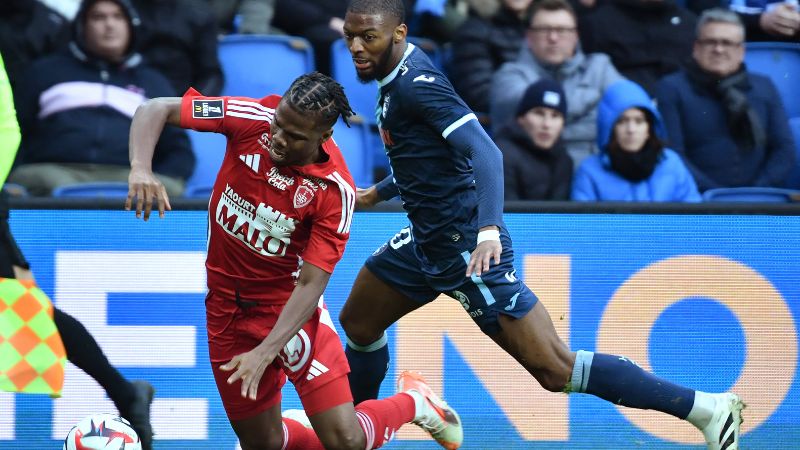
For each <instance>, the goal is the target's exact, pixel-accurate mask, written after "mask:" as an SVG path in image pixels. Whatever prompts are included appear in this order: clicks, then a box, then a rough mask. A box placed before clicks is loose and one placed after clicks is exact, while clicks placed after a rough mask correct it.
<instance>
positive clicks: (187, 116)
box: [181, 88, 280, 140]
mask: <svg viewBox="0 0 800 450" xmlns="http://www.w3.org/2000/svg"><path fill="white" fill-rule="evenodd" d="M273 97H274V98H273ZM279 100H280V97H279V96H270V97H266V98H264V99H260V100H257V99H252V98H246V97H205V96H203V95H202V94H200V93H199V92H197V91H196V90H194V89H192V88H190V89H189V90H187V91H186V93H185V94H183V97H182V100H181V127H183V128H191V129H193V130H197V131H210V132H214V133H220V134H224V135H225V136H227V137H228V138H229V139H233V140H236V139H237V138H239V137H241V136H242V135H245V134H248V133H251V132H252V133H260V132H263V131H264V130H265V129H267V130H268V129H269V125H270V124H271V123H272V117H273V115H274V112H275V110H274V106H273V107H269V106H267V105H271V104H273V103H274V104H275V105H277V102H278V101H279ZM265 127H266V128H265Z"/></svg>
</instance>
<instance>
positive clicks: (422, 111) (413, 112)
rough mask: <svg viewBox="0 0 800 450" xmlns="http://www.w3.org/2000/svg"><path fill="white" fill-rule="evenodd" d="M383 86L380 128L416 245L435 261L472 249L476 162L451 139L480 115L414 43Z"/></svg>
mask: <svg viewBox="0 0 800 450" xmlns="http://www.w3.org/2000/svg"><path fill="white" fill-rule="evenodd" d="M379 85H380V95H379V99H378V101H379V103H378V108H377V110H376V115H377V120H378V125H379V126H380V132H381V138H382V140H383V144H384V148H385V150H386V154H387V156H388V157H389V160H390V162H391V167H392V174H393V177H394V182H395V184H396V185H397V189H398V191H399V193H400V197H401V199H402V200H403V207H404V209H405V210H406V212H407V213H408V218H409V220H410V221H411V226H412V233H413V238H414V241H415V243H416V244H418V245H419V246H420V248H421V250H422V251H423V253H424V256H425V257H427V258H428V259H434V260H435V259H438V258H439V257H443V256H453V255H458V254H460V253H462V252H464V251H471V250H472V249H473V248H474V247H475V243H476V237H477V231H478V230H477V212H478V208H477V203H478V202H477V195H476V190H475V182H474V177H473V173H472V165H471V163H470V160H469V158H468V157H467V156H466V155H464V154H463V152H460V151H458V150H457V149H455V148H453V147H452V146H450V145H449V144H448V143H447V141H446V137H447V136H448V135H449V134H450V133H452V132H453V131H454V130H456V129H457V128H458V127H460V126H461V125H463V124H464V123H466V122H467V121H469V120H476V118H475V115H474V114H473V112H472V111H471V110H470V109H469V108H468V107H467V105H466V104H465V103H464V101H463V100H461V98H460V97H459V96H458V95H457V94H456V93H455V91H454V90H453V86H452V85H451V84H450V81H448V80H447V78H445V76H444V75H443V74H442V73H441V72H440V71H439V70H438V69H436V68H435V67H434V66H433V64H432V63H431V61H430V60H429V59H428V57H427V55H425V53H424V52H423V51H422V50H420V49H418V48H416V47H415V46H414V45H412V44H408V48H407V49H406V52H405V54H404V56H403V59H402V60H401V62H400V64H399V65H398V66H397V67H396V68H395V70H394V71H392V73H391V74H389V75H388V76H387V77H386V78H384V79H383V80H379Z"/></svg>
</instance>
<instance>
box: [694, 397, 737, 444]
mask: <svg viewBox="0 0 800 450" xmlns="http://www.w3.org/2000/svg"><path fill="white" fill-rule="evenodd" d="M714 400H716V406H715V407H714V414H713V415H712V416H711V421H710V422H709V423H708V425H706V427H705V428H703V430H702V431H703V436H704V437H705V438H706V443H708V450H739V428H740V427H741V426H742V409H744V407H745V406H746V405H745V404H744V402H742V399H741V398H739V396H738V395H736V394H731V393H730V392H727V393H724V394H714Z"/></svg>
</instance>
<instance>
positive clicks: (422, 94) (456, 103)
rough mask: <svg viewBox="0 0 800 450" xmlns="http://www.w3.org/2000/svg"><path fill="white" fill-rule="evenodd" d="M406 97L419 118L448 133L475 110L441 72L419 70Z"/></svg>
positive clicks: (444, 133)
mask: <svg viewBox="0 0 800 450" xmlns="http://www.w3.org/2000/svg"><path fill="white" fill-rule="evenodd" d="M413 76H414V78H412V79H411V83H410V86H409V87H408V91H409V92H407V94H408V95H407V96H406V98H408V99H410V104H409V110H410V111H414V112H416V114H417V117H418V118H419V119H420V120H422V121H424V122H426V123H427V124H428V125H430V126H431V127H433V128H434V129H435V130H437V131H438V132H439V134H440V135H442V137H444V138H447V136H448V135H449V134H450V133H451V132H453V131H454V130H455V129H456V128H458V127H459V126H460V125H462V124H463V123H464V122H466V121H467V120H469V118H471V117H474V114H473V112H472V110H470V109H469V107H468V106H467V105H466V104H465V103H464V101H463V100H461V97H459V96H458V95H457V94H456V93H455V91H454V90H453V86H452V85H451V84H450V81H448V80H447V78H445V77H444V76H442V74H441V73H438V72H434V71H417V72H416V73H414V74H413Z"/></svg>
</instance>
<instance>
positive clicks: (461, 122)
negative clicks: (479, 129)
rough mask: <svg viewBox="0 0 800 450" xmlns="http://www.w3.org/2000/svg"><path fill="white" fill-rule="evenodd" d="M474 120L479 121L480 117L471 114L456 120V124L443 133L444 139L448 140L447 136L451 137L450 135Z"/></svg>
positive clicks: (452, 124)
mask: <svg viewBox="0 0 800 450" xmlns="http://www.w3.org/2000/svg"><path fill="white" fill-rule="evenodd" d="M472 119H475V120H478V117H477V116H476V115H475V114H474V113H469V114H467V115H466V116H464V117H462V118H460V119H458V120H456V121H455V122H453V123H451V124H450V126H448V127H447V128H445V129H444V131H442V137H443V138H445V139H447V136H450V133H452V132H453V131H456V130H457V129H458V127H460V126H461V125H464V124H465V123H467V122H469V121H470V120H472Z"/></svg>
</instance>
